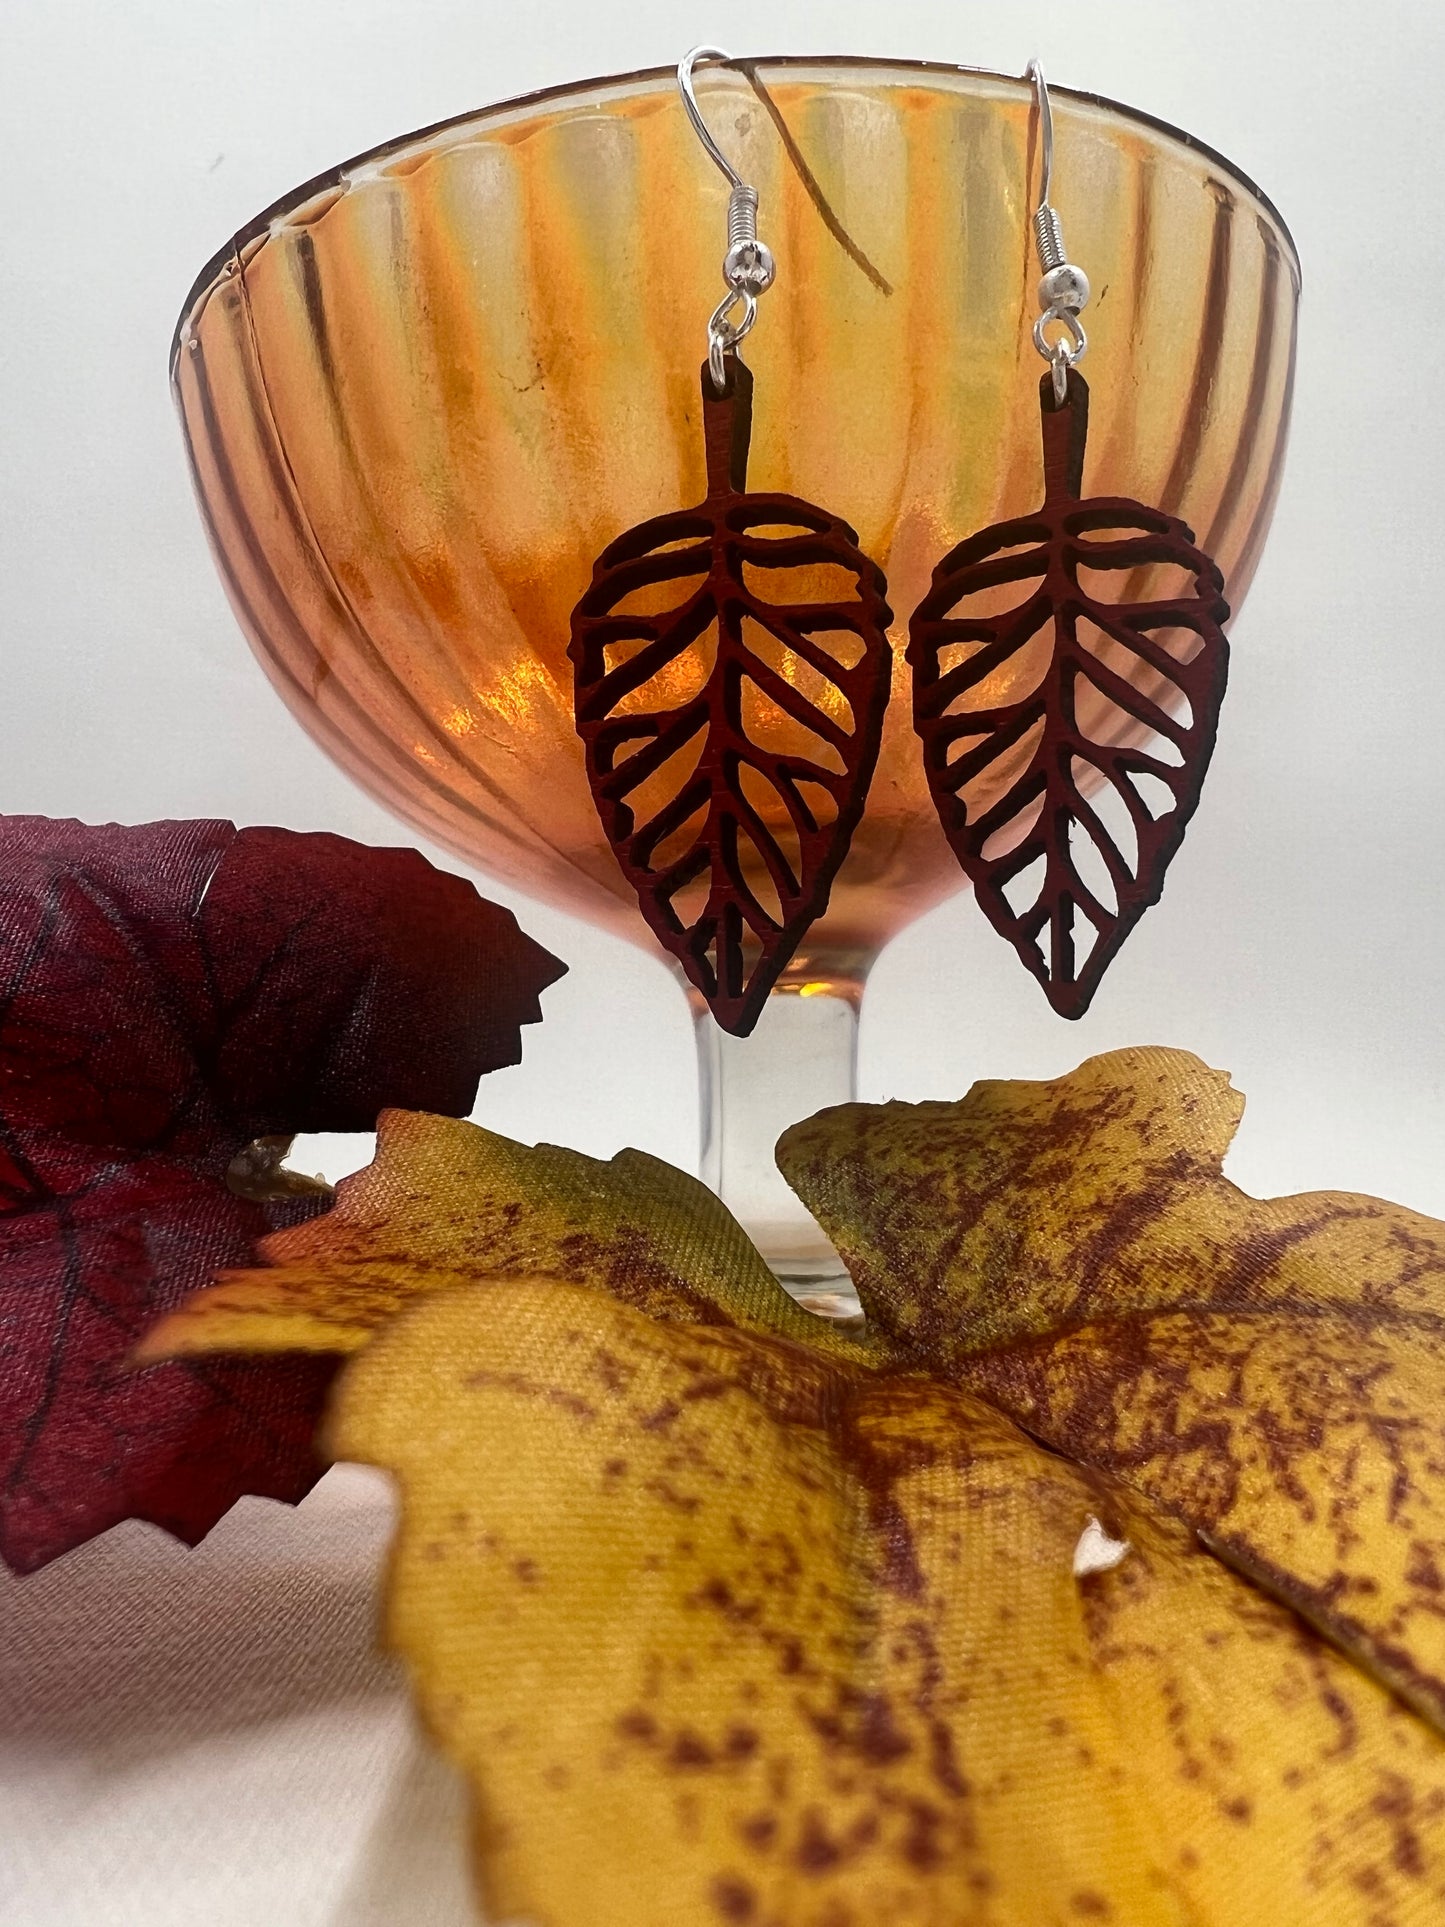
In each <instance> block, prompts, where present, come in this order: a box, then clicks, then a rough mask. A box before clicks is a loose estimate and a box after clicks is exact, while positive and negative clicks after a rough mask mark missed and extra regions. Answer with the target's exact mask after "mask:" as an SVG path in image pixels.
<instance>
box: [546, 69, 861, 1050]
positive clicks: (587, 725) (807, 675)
mask: <svg viewBox="0 0 1445 1927" xmlns="http://www.w3.org/2000/svg"><path fill="white" fill-rule="evenodd" d="M728 58H729V56H728V55H727V54H725V53H723V52H722V51H721V50H720V49H718V48H716V47H696V48H694V49H693V51H692V52H691V53H689V54H688V55H687V56H686V57H685V58H684V60H683V61H682V63H681V64H680V66H679V67H678V72H677V80H678V88H679V90H680V92H681V95H682V100H683V104H684V106H685V107H686V109H687V113H688V116H689V118H690V119H691V122H692V125H693V127H694V129H695V130H696V132H697V134H698V137H699V139H700V140H701V141H702V144H703V146H704V148H705V149H706V151H707V153H708V155H709V156H710V158H711V159H712V160H713V161H714V162H715V163H716V165H717V166H718V167H719V168H720V169H721V170H722V172H723V174H724V176H725V177H726V178H727V181H728V183H729V188H730V198H729V202H728V243H729V245H728V251H727V255H726V258H725V260H724V263H723V278H724V280H725V282H726V284H727V293H726V294H725V296H724V297H723V299H722V301H721V302H720V303H719V304H718V306H717V308H716V310H715V311H714V313H713V315H712V318H711V320H710V321H709V323H708V357H707V360H706V361H705V362H704V364H703V367H702V428H703V443H704V448H705V452H706V464H707V493H706V496H705V497H704V499H703V500H702V501H701V502H699V503H698V504H697V505H696V506H695V507H693V508H685V509H677V510H674V511H673V512H671V513H669V514H666V515H658V516H654V517H653V518H652V519H651V520H650V521H647V522H643V523H640V524H639V525H638V527H636V528H634V529H629V530H628V531H627V533H626V534H625V535H620V536H618V537H617V539H616V540H615V541H613V542H611V543H609V545H608V546H607V548H606V549H604V550H603V552H602V554H601V556H600V557H599V558H598V560H597V563H596V565H595V567H594V570H593V576H592V582H591V585H590V587H589V588H588V589H587V591H586V593H585V594H584V595H583V597H582V599H581V601H580V602H579V603H578V604H577V607H576V609H575V610H574V611H573V614H572V641H571V646H570V649H569V651H568V653H569V655H570V657H571V660H572V664H573V668H574V672H575V678H574V680H575V705H576V722H577V730H578V733H579V735H580V736H581V738H582V741H583V743H584V745H585V747H586V752H587V780H588V783H589V784H590V786H591V790H592V797H593V801H594V802H595V804H596V806H597V812H598V815H599V816H600V817H601V820H602V826H603V829H604V830H605V832H606V834H607V839H608V842H609V843H610V844H611V846H612V850H613V853H614V855H615V856H616V858H617V860H618V863H619V864H620V865H621V867H622V870H623V873H624V874H625V876H626V877H627V880H628V882H629V883H630V884H631V885H632V887H633V889H634V890H635V891H636V892H637V900H638V903H639V905H640V907H641V910H642V914H643V916H644V917H645V918H646V919H647V922H648V924H649V926H650V927H651V929H652V931H653V933H654V934H655V935H656V937H657V938H658V940H659V942H660V943H662V945H663V946H664V947H665V948H666V949H667V950H668V951H669V952H670V953H671V954H672V955H673V956H674V957H676V958H677V960H678V962H679V963H680V964H681V965H682V967H683V969H684V970H685V971H686V973H687V976H688V978H689V979H690V981H691V982H692V983H693V984H694V986H695V987H696V988H697V989H698V991H700V992H701V994H702V996H703V997H704V998H705V999H706V1000H707V1002H708V1004H709V1006H710V1008H711V1010H712V1013H713V1016H714V1017H715V1018H716V1019H717V1022H718V1023H719V1024H720V1025H722V1027H723V1028H724V1029H725V1030H729V1031H732V1032H734V1033H735V1034H736V1035H738V1036H746V1035H747V1034H748V1032H749V1031H751V1029H752V1028H753V1026H754V1024H755V1023H756V1022H757V1020H758V1018H759V1016H760V1015H761V1013H762V1009H763V1005H764V1003H765V1002H766V1000H767V996H768V992H769V991H770V990H771V989H772V987H773V985H774V984H775V983H776V982H777V980H778V978H779V976H780V975H781V973H782V971H783V970H784V968H785V967H786V965H787V963H788V961H789V959H790V958H791V956H792V955H793V952H794V951H795V950H796V949H797V946H798V944H799V943H800V942H801V940H802V938H803V936H804V934H805V933H806V931H807V929H808V927H809V925H810V924H811V923H812V922H813V921H814V920H815V919H816V918H817V917H818V916H820V915H821V914H822V912H823V910H824V909H825V908H826V907H827V902H828V893H829V890H830V888H831V886H832V882H833V878H834V876H835V875H836V874H837V872H838V868H839V866H840V865H841V863H842V861H843V859H844V857H845V856H846V855H847V852H848V845H849V842H850V840H851V838H852V835H853V831H854V829H855V828H856V827H857V824H858V821H859V818H860V817H861V816H862V814H863V804H864V800H865V798H866V797H867V793H868V785H869V783H870V782H871V780H872V776H873V770H874V766H875V764H876V762H877V760H878V745H879V741H880V738H881V736H882V731H883V712H884V709H885V708H886V707H887V703H888V692H889V683H890V677H891V669H892V652H891V649H890V646H889V642H888V634H887V630H888V624H889V621H890V620H891V617H890V612H889V609H888V604H887V602H886V600H885V597H886V594H887V583H886V582H885V580H884V577H883V572H882V570H881V569H880V568H878V566H877V565H876V564H875V563H874V562H872V561H870V560H869V558H868V557H867V556H865V555H864V554H863V553H862V552H861V550H860V549H859V547H858V538H857V536H856V535H855V534H854V532H853V530H852V529H851V528H849V526H848V525H847V523H846V522H843V521H842V520H840V518H839V517H838V516H836V515H832V514H830V513H829V512H828V511H827V510H826V509H820V508H815V507H814V506H813V505H812V504H811V503H809V502H803V501H800V500H799V499H798V498H797V497H796V496H792V495H778V494H765V493H758V492H753V491H750V490H749V489H748V486H747V462H748V445H749V440H750V437H751V432H752V409H753V379H752V375H751V373H750V372H749V370H748V369H747V368H746V367H745V366H744V365H743V362H742V361H741V359H740V358H739V355H738V352H737V350H738V344H739V343H740V342H741V341H742V339H743V337H744V336H745V335H746V334H747V333H748V332H749V330H750V329H751V328H752V326H753V322H754V320H755V319H756V317H757V303H758V297H759V295H761V294H762V293H764V292H765V291H766V290H767V289H768V288H769V287H770V286H771V285H772V282H773V279H774V276H775V267H774V263H773V257H772V255H771V254H770V252H769V251H768V249H767V248H766V247H765V246H764V245H763V244H762V242H760V241H759V240H758V238H757V212H758V196H757V190H756V189H755V188H752V187H750V186H748V184H747V183H746V182H745V181H744V180H743V179H742V177H741V176H740V175H739V174H738V173H737V171H736V169H735V168H733V166H732V165H731V163H730V162H729V161H728V160H727V158H726V157H725V156H724V155H723V153H722V152H721V150H720V149H719V148H718V146H717V144H716V142H715V141H714V140H713V138H712V135H711V133H710V132H709V131H708V128H707V124H706V123H705V121H704V120H703V118H702V114H701V112H700V110H699V108H698V105H697V101H696V98H695V96H694V93H693V86H692V70H693V67H694V66H695V65H696V63H697V62H698V61H700V60H727V59H728ZM770 571H776V572H778V574H777V576H776V577H775V578H774V582H773V583H772V584H769V583H768V581H767V575H768V572H770ZM840 571H841V572H842V574H843V575H844V576H845V577H846V578H847V579H848V581H849V583H850V585H851V593H850V594H846V595H844V596H843V597H841V598H836V599H835V598H828V599H824V598H823V597H821V596H819V597H818V598H817V599H813V597H814V593H815V591H816V590H817V589H818V587H819V585H820V584H823V585H825V586H829V587H831V586H832V585H833V584H835V583H836V582H837V580H838V577H839V573H840ZM810 575H811V581H810ZM799 583H801V585H802V589H801V593H802V595H803V596H804V598H805V599H803V600H785V599H782V592H783V591H784V590H785V589H786V588H789V587H791V586H794V585H797V584H799ZM670 584H678V585H680V586H679V590H678V592H677V596H676V598H675V599H673V598H669V597H668V595H667V585H670Z"/></svg>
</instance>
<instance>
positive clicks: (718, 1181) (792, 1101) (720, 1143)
mask: <svg viewBox="0 0 1445 1927" xmlns="http://www.w3.org/2000/svg"><path fill="white" fill-rule="evenodd" d="M694 1018H695V1022H696V1026H697V1066H698V1086H699V1094H700V1096H701V1099H702V1168H701V1176H702V1179H703V1182H704V1183H705V1184H706V1185H708V1186H709V1187H710V1188H711V1189H712V1190H714V1191H716V1192H717V1194H718V1196H719V1197H720V1198H721V1199H722V1201H723V1203H724V1204H725V1205H726V1206H727V1207H728V1209H729V1210H730V1211H731V1212H732V1214H733V1216H734V1217H735V1218H737V1219H738V1220H739V1222H740V1223H741V1224H742V1226H743V1228H744V1229H745V1230H746V1231H747V1233H748V1235H749V1237H750V1238H751V1239H752V1241H753V1243H754V1244H755V1245H756V1246H757V1247H758V1249H759V1251H761V1252H762V1254H763V1256H764V1257H765V1258H766V1259H767V1261H768V1264H769V1265H770V1266H771V1267H772V1270H773V1272H774V1274H775V1275H776V1277H777V1278H778V1280H779V1282H780V1283H781V1284H782V1285H783V1286H784V1287H785V1289H786V1290H788V1291H790V1292H791V1293H792V1294H793V1295H794V1297H812V1296H826V1295H830V1294H834V1293H837V1292H839V1291H842V1292H844V1293H845V1294H848V1295H850V1296H851V1290H852V1287H851V1285H850V1284H849V1280H848V1276H847V1273H846V1272H845V1271H844V1269H843V1264H842V1261H841V1260H840V1258H839V1257H838V1254H837V1252H836V1251H835V1250H834V1249H833V1247H832V1245H831V1244H829V1242H828V1240H827V1239H826V1238H825V1237H824V1236H823V1233H822V1230H821V1228H820V1227H819V1225H818V1221H817V1219H816V1218H814V1217H813V1215H812V1213H811V1212H810V1211H808V1210H807V1209H806V1208H805V1207H804V1206H803V1205H802V1204H801V1203H800V1202H799V1200H798V1199H797V1198H796V1197H795V1196H794V1195H793V1193H792V1192H791V1191H790V1190H789V1189H788V1186H787V1184H786V1183H785V1181H784V1179H783V1175H782V1173H781V1172H780V1171H779V1169H778V1167H777V1165H776V1164H775V1163H774V1161H773V1146H774V1145H775V1144H776V1143H777V1141H778V1139H779V1138H780V1137H781V1136H782V1134H783V1132H784V1131H785V1130H786V1129H787V1127H788V1126H789V1125H790V1124H796V1123H797V1122H798V1120H799V1119H800V1118H805V1117H811V1116H812V1115H813V1113H814V1112H815V1111H821V1110H822V1109H824V1107H825V1106H827V1105H829V1104H847V1103H850V1102H851V1101H852V1100H853V1099H854V1098H855V1097H856V1096H857V1088H858V986H857V985H856V984H853V983H849V984H847V985H844V984H839V985H838V986H837V988H836V990H835V989H834V988H833V987H832V986H831V985H826V986H825V985H823V984H817V985H813V984H809V985H808V986H807V987H806V990H805V991H802V992H801V993H800V991H799V990H795V989H792V988H780V989H778V990H775V991H774V992H773V994H772V996H771V997H770V998H769V999H768V1003H767V1008H766V1009H765V1010H764V1012H763V1014H762V1016H761V1017H760V1018H759V1020H758V1023H757V1027H756V1029H755V1030H754V1031H753V1034H752V1036H751V1037H733V1036H731V1035H729V1033H728V1032H727V1031H724V1030H720V1029H719V1028H718V1026H717V1025H716V1024H715V1023H714V1022H713V1020H712V1018H711V1016H710V1015H709V1013H708V1011H707V1010H706V1008H705V1007H702V1006H700V1005H699V1004H697V1003H696V1002H695V1003H694ZM829 1308H830V1309H833V1307H829ZM819 1309H823V1307H822V1306H820V1307H819Z"/></svg>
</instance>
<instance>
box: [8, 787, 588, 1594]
mask: <svg viewBox="0 0 1445 1927" xmlns="http://www.w3.org/2000/svg"><path fill="white" fill-rule="evenodd" d="M560 970H561V966H560V965H558V964H557V963H556V961H555V960H554V959H552V958H551V957H549V956H548V955H547V953H546V952H545V951H543V950H541V949H540V948H539V947H538V946H537V945H536V944H534V943H532V941H531V940H530V939H529V938H527V937H525V936H524V935H523V934H522V933H521V932H520V931H519V930H518V928H517V926H516V923H515V921H514V919H513V918H512V917H511V915H510V913H508V912H506V911H502V910H499V909H497V908H496V907H495V906H493V905H490V904H487V903H485V902H483V900H482V899H481V898H479V897H478V896H477V894H476V892H475V891H474V890H473V889H472V888H471V886H470V885H469V884H467V883H465V882H463V881H462V880H461V879H460V878H457V877H450V876H446V875H444V874H442V873H441V872H438V871H436V870H434V869H433V868H432V867H431V866H430V865H429V864H428V863H427V862H426V861H425V860H424V859H423V858H422V857H420V856H419V855H417V854H416V853H415V852H412V851H406V850H373V849H365V848H362V847H361V846H359V845H357V844H353V843H349V842H347V841H346V840H344V839H343V838H340V837H334V836H327V835H301V834H297V833H293V832H291V831H287V830H276V829H246V830H240V831H237V830H236V829H235V828H234V827H233V826H232V825H231V824H229V823H220V822H176V823H154V824H146V825H142V826H139V827H134V828H126V827H121V826H117V825H107V826H104V827H100V828H93V827H89V826H86V825H83V824H79V823H72V822H55V821H50V820H48V819H44V818H35V817H9V818H3V819H0V1556H3V1557H4V1558H5V1560H6V1561H7V1563H9V1564H10V1565H11V1566H12V1567H14V1568H15V1569H16V1570H18V1571H22V1572H23V1571H29V1570H32V1569H33V1568H35V1567H37V1566H39V1565H42V1564H44V1563H45V1562H46V1561H47V1560H49V1559H53V1558H54V1557H56V1556H57V1555H58V1554H59V1553H62V1552H64V1551H66V1550H68V1549H69V1548H70V1547H71V1546H74V1545H77V1544H79V1543H80V1542H81V1541H82V1540H84V1539H87V1538H90V1537H92V1536H93V1535H94V1534H95V1533H97V1532H101V1531H104V1530H105V1529H106V1528H107V1527H108V1526H110V1525H113V1524H115V1523H116V1522H118V1521H119V1520H121V1519H124V1518H127V1517H138V1518H142V1519H147V1520H150V1521H152V1522H153V1523H155V1524H157V1525H160V1526H163V1527H164V1528H166V1529H167V1530H168V1531H171V1532H173V1533H175V1534H177V1535H178V1536H179V1537H181V1538H183V1539H186V1540H190V1541H195V1540H196V1539H198V1538H200V1537H201V1536H202V1535H203V1534H204V1533H205V1532H206V1531H207V1530H209V1528H210V1527H211V1525H213V1524H214V1523H215V1521H216V1520H217V1519H218V1518H219V1517H220V1516H221V1515H222V1513H224V1512H225V1511H226V1510H227V1509H228V1508H229V1507H230V1505H231V1504H233V1503H234V1501H235V1500H236V1499H237V1498H238V1497H239V1496H240V1495H241V1494H242V1493H244V1492H252V1493H259V1494H263V1495H265V1496H269V1497H274V1498H282V1499H293V1500H294V1499H297V1498H299V1497H301V1496H302V1494H303V1493H304V1492H305V1491H306V1490H307V1489H308V1488H309V1487H310V1485H311V1484H312V1483H313V1482H314V1480H315V1478H316V1477H317V1476H318V1474H319V1472H320V1470H321V1462H320V1460H318V1458H317V1457H316V1453H315V1448H314V1442H313V1440H314V1432H315V1427H316V1422H317V1417H318V1414H319V1411H320V1409H321V1403H322V1400H323V1398H324V1394H325V1391H326V1387H327V1384H328V1382H329V1380H330V1377H331V1368H330V1366H329V1365H328V1364H327V1363H326V1362H325V1361H324V1360H314V1359H304V1358H292V1359H284V1360H274V1361H264V1362H258V1361H252V1360H243V1359H215V1360H207V1361H205V1362H204V1363H184V1364H161V1365H155V1366H151V1367H149V1368H147V1369H146V1370H143V1371H140V1372H134V1371H132V1370H131V1369H130V1362H129V1353H130V1351H131V1348H132V1346H133V1345H134V1343H135V1341H136V1339H137V1338H138V1337H139V1335H140V1333H141V1332H142V1330H143V1329H144V1328H145V1327H146V1325H147V1324H148V1323H149V1322H150V1321H151V1319H152V1318H153V1317H154V1316H155V1315H156V1313H158V1312H161V1311H164V1310H166V1309H168V1308H169V1307H171V1306H173V1305H175V1304H176V1303H178V1302H179V1301H180V1300H181V1299H182V1298H183V1297H184V1296H185V1295H186V1294H187V1293H188V1292H190V1291H192V1290H194V1289H195V1288H196V1287H198V1286H200V1285H202V1284H204V1283H206V1282H208V1281H209V1279H210V1278H211V1277H212V1276H213V1275H214V1273H215V1271H216V1270H217V1268H218V1267H220V1266H223V1265H225V1264H227V1263H237V1262H240V1261H243V1260H244V1259H245V1258H247V1257H248V1255H249V1254H250V1252H251V1249H252V1247H253V1246H254V1244H255V1242H256V1240H257V1238H259V1237H260V1236H261V1235H263V1234H264V1233H265V1232H266V1231H267V1230H268V1229H273V1228H275V1227H276V1226H278V1225H282V1224H287V1223H293V1222H295V1221H296V1220H297V1219H298V1218H300V1217H304V1216H307V1215H310V1214H312V1213H314V1212H315V1211H316V1210H317V1209H319V1208H320V1207H321V1205H322V1204H323V1203H324V1202H325V1198H324V1196H311V1197H307V1196H306V1195H304V1193H303V1194H301V1195H296V1193H295V1187H294V1186H293V1187H290V1188H291V1191H292V1195H290V1196H286V1195H284V1192H285V1190H286V1189H287V1187H285V1186H277V1187H275V1189H276V1190H277V1191H278V1192H282V1193H283V1195H280V1196H278V1197H277V1198H275V1199H274V1200H268V1199H267V1198H265V1197H260V1196H256V1195H254V1194H253V1195H250V1196H247V1195H242V1193H243V1192H244V1191H246V1190H247V1189H248V1186H247V1184H246V1183H245V1182H238V1183H237V1185H236V1187H235V1188H232V1187H231V1186H230V1185H228V1183H227V1175H228V1171H229V1170H230V1168H231V1167H232V1165H233V1163H234V1162H235V1161H236V1160H237V1159H238V1158H240V1157H241V1155H242V1153H243V1152H244V1151H245V1148H246V1147H247V1146H248V1145H249V1144H250V1143H251V1141H252V1140H253V1139H256V1138H258V1137H265V1136H280V1137H283V1138H284V1137H289V1136H290V1135H291V1134H293V1133H295V1132H297V1131H316V1130H339V1131H348V1130H363V1129H370V1128H371V1127H372V1125H373V1124H374V1122H375V1118H376V1114H377V1111H378V1110H379V1108H380V1107H381V1106H382V1104H384V1103H385V1102H387V1101H388V1100H394V1099H396V1098H403V1099H404V1101H407V1102H411V1103H424V1104H427V1105H429V1106H432V1107H434V1108H436V1109H439V1110H465V1109H467V1108H468V1107H469V1106H470V1104H471V1102H472V1099H473V1097H474V1094H475V1089H476V1083H477V1079H478V1077H479V1076H480V1075H481V1073H482V1072H483V1071H486V1070H489V1069H492V1068H495V1067H496V1066H498V1065H501V1064H505V1063H511V1062H515V1061H516V1060H517V1058H518V1056H519V1055H520V1035H519V1026H520V1025H521V1024H523V1023H530V1022H534V1021H536V1019H537V1018H538V1016H539V1015H540V1011H539V1007H538V1001H537V1000H538V995H539V992H540V991H541V989H542V988H543V987H544V986H545V985H546V984H547V983H549V982H551V981H552V980H553V979H554V978H555V977H556V976H557V975H559V974H560ZM238 1169H239V1167H238ZM249 1188H250V1189H252V1191H253V1193H254V1190H255V1188H256V1187H255V1186H254V1185H252V1186H250V1187H249ZM261 1189H262V1190H264V1189H265V1186H264V1185H262V1186H261Z"/></svg>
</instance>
